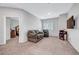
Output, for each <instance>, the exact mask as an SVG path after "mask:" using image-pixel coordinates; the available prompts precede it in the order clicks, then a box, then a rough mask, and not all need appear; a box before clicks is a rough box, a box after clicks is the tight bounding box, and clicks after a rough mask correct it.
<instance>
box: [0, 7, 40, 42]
mask: <svg viewBox="0 0 79 59" xmlns="http://www.w3.org/2000/svg"><path fill="white" fill-rule="evenodd" d="M6 16H7V17H19V23H20V24H19V26H20V36H19V42H25V41H27V31H28V30H30V29H41V21H40V20H39V19H38V18H36V17H35V16H33V15H31V14H30V13H28V12H25V11H23V10H19V9H13V8H2V7H1V8H0V22H1V23H0V28H1V29H0V33H2V34H0V44H5V43H6V40H4V39H5V37H6V34H5V32H6V30H5V28H4V25H5V20H4V19H5V17H6Z"/></svg>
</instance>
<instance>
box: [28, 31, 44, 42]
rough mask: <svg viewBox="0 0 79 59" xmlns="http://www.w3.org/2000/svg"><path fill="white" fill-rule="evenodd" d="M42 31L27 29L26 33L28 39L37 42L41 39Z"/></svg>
mask: <svg viewBox="0 0 79 59" xmlns="http://www.w3.org/2000/svg"><path fill="white" fill-rule="evenodd" d="M43 36H44V33H43V32H40V31H39V30H29V31H28V33H27V37H28V41H31V42H35V43H36V42H38V41H40V40H41V39H43Z"/></svg>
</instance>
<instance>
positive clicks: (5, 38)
mask: <svg viewBox="0 0 79 59" xmlns="http://www.w3.org/2000/svg"><path fill="white" fill-rule="evenodd" d="M7 17H18V19H19V28H20V16H4V44H6V40H7V37H6V20H7V19H6V18H7ZM19 33H20V30H19ZM19 37H20V35H19ZM18 42H19V40H18Z"/></svg>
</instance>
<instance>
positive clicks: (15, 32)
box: [5, 17, 19, 44]
mask: <svg viewBox="0 0 79 59" xmlns="http://www.w3.org/2000/svg"><path fill="white" fill-rule="evenodd" d="M5 40H6V44H7V43H12V42H17V43H19V17H6V18H5Z"/></svg>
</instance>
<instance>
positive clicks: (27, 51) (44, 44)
mask: <svg viewBox="0 0 79 59" xmlns="http://www.w3.org/2000/svg"><path fill="white" fill-rule="evenodd" d="M0 54H1V55H79V53H78V52H77V51H76V50H75V49H74V48H73V47H72V46H71V45H70V43H69V42H68V41H62V40H60V39H58V38H57V37H48V38H44V39H42V40H40V41H39V42H38V43H33V42H25V43H18V37H17V38H14V39H11V40H8V41H7V44H6V45H1V46H0Z"/></svg>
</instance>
